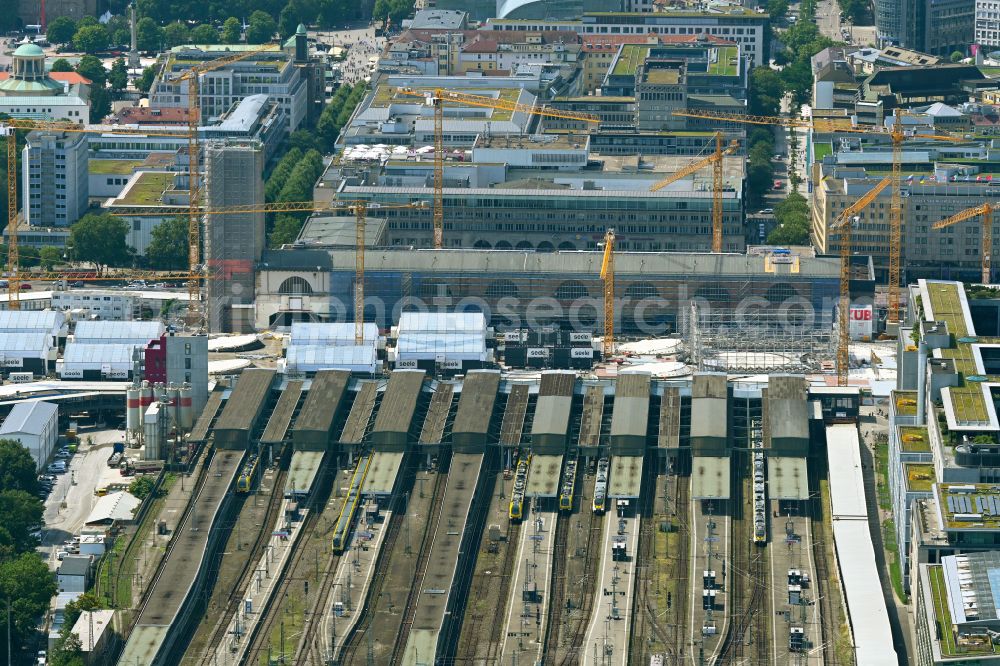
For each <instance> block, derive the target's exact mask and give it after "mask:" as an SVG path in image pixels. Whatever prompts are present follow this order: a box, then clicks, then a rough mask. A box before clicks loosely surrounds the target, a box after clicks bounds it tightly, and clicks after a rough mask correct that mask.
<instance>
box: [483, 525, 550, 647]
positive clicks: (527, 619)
mask: <svg viewBox="0 0 1000 666" xmlns="http://www.w3.org/2000/svg"><path fill="white" fill-rule="evenodd" d="M555 534H556V512H555V511H540V512H533V513H531V514H530V515H528V516H526V517H525V519H524V524H523V526H522V527H521V538H520V540H519V543H518V546H517V549H518V550H517V559H516V560H515V562H514V568H513V580H512V581H511V583H510V598H509V599H508V601H507V614H506V617H505V626H506V630H505V631H504V633H503V634H502V635H503V636H504V637H505V639H504V640H503V642H502V647H501V651H500V654H499V655H498V659H497V660H496V662H495V663H497V664H537V663H540V662H541V657H542V651H543V648H544V639H545V622H546V621H547V620H548V616H549V613H548V602H549V597H550V596H551V595H550V594H549V585H550V581H551V580H552V557H553V552H554V548H555Z"/></svg>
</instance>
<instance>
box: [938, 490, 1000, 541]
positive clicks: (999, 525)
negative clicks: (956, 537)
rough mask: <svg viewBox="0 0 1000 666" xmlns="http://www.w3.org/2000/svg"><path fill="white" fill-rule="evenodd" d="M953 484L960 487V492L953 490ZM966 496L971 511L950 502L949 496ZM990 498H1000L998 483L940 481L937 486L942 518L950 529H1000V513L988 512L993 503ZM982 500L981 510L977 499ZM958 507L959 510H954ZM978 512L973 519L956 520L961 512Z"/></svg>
mask: <svg viewBox="0 0 1000 666" xmlns="http://www.w3.org/2000/svg"><path fill="white" fill-rule="evenodd" d="M953 486H957V487H958V492H951V490H950V489H951V488H952V487H953ZM949 496H950V497H952V498H965V499H968V500H969V508H970V509H971V512H968V511H964V510H963V509H962V508H959V506H958V505H955V504H950V505H949V503H948V499H947V498H948V497H949ZM990 498H993V499H1000V493H998V492H997V491H996V485H995V484H992V483H973V484H970V483H939V484H938V486H937V504H938V510H939V511H940V512H941V519H942V520H943V521H944V527H945V529H948V530H987V531H990V532H992V531H995V530H997V529H1000V515H993V514H992V513H988V507H989V506H990V505H991V502H990ZM977 499H979V500H982V505H983V509H986V511H981V510H980V508H979V506H978V505H977V503H976V500H977ZM953 509H958V510H953ZM966 513H972V514H978V515H976V516H975V518H973V519H972V520H956V519H955V516H956V515H960V514H966Z"/></svg>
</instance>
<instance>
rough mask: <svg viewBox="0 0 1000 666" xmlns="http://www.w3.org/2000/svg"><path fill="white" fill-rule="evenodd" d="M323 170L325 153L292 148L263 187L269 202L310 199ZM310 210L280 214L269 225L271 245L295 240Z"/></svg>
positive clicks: (279, 245) (274, 245) (278, 245)
mask: <svg viewBox="0 0 1000 666" xmlns="http://www.w3.org/2000/svg"><path fill="white" fill-rule="evenodd" d="M322 173H323V156H322V155H320V153H319V151H318V150H315V149H312V150H309V151H307V152H306V153H305V154H303V153H302V151H301V150H299V149H298V148H292V149H291V150H289V151H288V152H287V153H286V154H285V156H284V157H283V158H282V159H281V161H280V162H279V163H278V166H276V167H275V168H274V171H273V172H272V173H271V176H270V178H268V179H267V183H266V184H265V186H264V195H265V197H268V201H274V202H286V201H311V200H312V190H313V185H314V184H315V183H316V180H317V179H318V178H319V177H320V175H321V174H322ZM308 216H309V213H306V212H303V213H278V214H277V215H276V216H275V217H274V221H273V224H269V225H268V227H269V233H268V239H269V243H270V246H271V247H281V245H283V244H285V243H291V242H293V241H294V240H295V239H296V238H297V237H298V235H299V231H300V230H301V229H302V223H303V222H304V221H305V219H306V218H307V217H308Z"/></svg>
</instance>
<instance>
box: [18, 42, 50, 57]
mask: <svg viewBox="0 0 1000 666" xmlns="http://www.w3.org/2000/svg"><path fill="white" fill-rule="evenodd" d="M44 56H45V51H43V50H42V49H41V47H39V46H38V45H37V44H31V43H28V44H21V45H20V46H18V47H17V50H16V51H14V57H15V58H16V57H22V58H38V57H44Z"/></svg>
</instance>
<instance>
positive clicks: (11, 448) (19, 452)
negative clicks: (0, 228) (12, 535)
mask: <svg viewBox="0 0 1000 666" xmlns="http://www.w3.org/2000/svg"><path fill="white" fill-rule="evenodd" d="M4 249H5V251H6V248H4ZM35 468H36V465H35V460H34V459H33V458H32V457H31V453H30V452H29V451H28V449H27V448H25V447H24V446H23V445H22V444H21V442H19V441H17V440H16V439H0V492H2V491H4V490H23V491H25V492H26V493H30V494H32V495H33V494H35V493H36V492H38V479H37V478H36V476H35Z"/></svg>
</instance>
